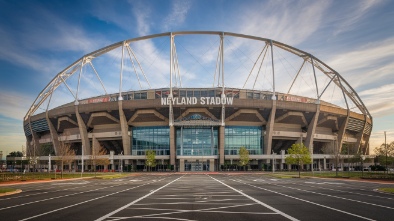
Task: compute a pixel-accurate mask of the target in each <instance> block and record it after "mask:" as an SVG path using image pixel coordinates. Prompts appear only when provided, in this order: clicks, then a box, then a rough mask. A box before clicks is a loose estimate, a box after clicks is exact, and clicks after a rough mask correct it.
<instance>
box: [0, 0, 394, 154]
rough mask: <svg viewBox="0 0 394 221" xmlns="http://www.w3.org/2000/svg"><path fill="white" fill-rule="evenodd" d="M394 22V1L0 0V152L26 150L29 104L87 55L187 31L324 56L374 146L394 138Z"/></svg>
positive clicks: (151, 46)
mask: <svg viewBox="0 0 394 221" xmlns="http://www.w3.org/2000/svg"><path fill="white" fill-rule="evenodd" d="M393 24H394V1H389V0H376V1H372V0H368V1H363V0H348V1H341V0H338V1H335V0H334V1H330V0H323V1H317V0H305V1H290V0H284V1H280V0H275V1H262V0H256V1H254V0H244V1H238V0H172V1H166V0H146V1H143V0H129V1H120V0H119V1H109V0H108V1H99V0H94V1H64V0H59V1H57V0H51V1H50V0H43V1H38V0H18V1H11V0H0V40H1V41H0V94H1V95H0V151H3V154H4V155H6V154H8V153H10V152H12V151H21V150H22V145H25V136H24V132H23V117H24V116H25V114H26V112H27V111H28V109H29V107H30V106H31V105H32V103H33V102H34V100H35V98H36V97H37V96H38V94H39V93H40V92H41V90H43V88H44V87H45V86H46V85H47V84H48V83H49V81H50V80H51V79H53V78H54V77H55V76H56V75H57V74H58V73H59V72H60V71H61V70H63V69H64V68H65V67H67V66H68V65H70V64H71V63H73V62H74V61H76V60H78V59H79V58H81V57H82V56H83V55H85V54H87V53H89V52H92V51H94V50H97V49H99V48H102V47H105V46H107V45H110V44H112V43H115V42H119V41H122V40H125V39H130V38H135V37H140V36H145V35H150V34H157V33H163V32H175V31H190V30H194V31H199V30H200V31H202V30H204V31H206V30H208V31H225V32H234V33H241V34H245V35H253V36H258V37H263V38H269V39H273V40H275V41H279V42H283V43H285V44H288V45H291V46H293V47H296V48H299V49H301V50H303V51H307V52H309V53H311V54H313V55H314V56H315V57H317V58H319V59H320V60H322V61H324V62H325V63H326V64H327V65H329V66H330V67H332V68H333V69H335V70H336V71H337V72H338V73H340V74H341V76H342V77H343V78H344V79H346V81H347V82H349V84H350V85H351V86H352V87H353V88H354V89H355V91H356V92H357V93H358V95H359V96H360V98H361V100H362V101H363V102H364V104H365V105H366V107H367V108H368V110H369V112H370V113H371V114H372V116H373V131H372V135H371V138H370V143H371V145H370V146H371V149H373V148H374V147H376V146H380V144H382V143H383V142H384V131H387V142H391V141H394V127H393V125H394V111H393V110H394V99H393V98H392V94H393V92H394V62H393V61H394V28H393ZM149 47H150V50H151V51H154V50H155V48H154V45H149V44H148V45H145V48H149ZM208 55H209V54H207V55H206V56H207V57H208ZM213 58H216V57H213ZM157 62H160V61H157ZM187 76H189V78H190V79H189V80H190V81H193V79H194V80H195V79H196V76H194V77H193V74H190V75H186V78H187ZM159 80H160V79H159ZM186 80H187V79H186ZM159 86H161V85H159Z"/></svg>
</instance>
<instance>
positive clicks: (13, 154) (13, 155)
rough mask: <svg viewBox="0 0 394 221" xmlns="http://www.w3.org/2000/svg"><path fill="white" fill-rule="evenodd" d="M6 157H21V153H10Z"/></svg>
mask: <svg viewBox="0 0 394 221" xmlns="http://www.w3.org/2000/svg"><path fill="white" fill-rule="evenodd" d="M7 157H23V153H22V152H20V151H12V152H11V153H9V154H8V155H7Z"/></svg>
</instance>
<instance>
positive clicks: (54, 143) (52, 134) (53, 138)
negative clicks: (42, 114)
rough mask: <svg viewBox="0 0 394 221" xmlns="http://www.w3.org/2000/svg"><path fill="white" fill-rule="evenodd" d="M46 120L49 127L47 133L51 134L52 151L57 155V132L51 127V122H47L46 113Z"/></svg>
mask: <svg viewBox="0 0 394 221" xmlns="http://www.w3.org/2000/svg"><path fill="white" fill-rule="evenodd" d="M46 119H47V124H48V127H49V132H50V133H51V138H52V144H53V149H54V150H55V154H56V155H57V152H58V147H59V145H60V144H59V136H58V134H57V130H56V129H55V127H54V126H53V124H52V122H51V121H50V120H49V117H48V112H46Z"/></svg>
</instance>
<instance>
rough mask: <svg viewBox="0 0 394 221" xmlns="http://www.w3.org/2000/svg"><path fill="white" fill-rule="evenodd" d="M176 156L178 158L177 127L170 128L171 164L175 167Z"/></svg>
mask: <svg viewBox="0 0 394 221" xmlns="http://www.w3.org/2000/svg"><path fill="white" fill-rule="evenodd" d="M175 156H176V147H175V127H174V126H170V164H171V165H174V166H175Z"/></svg>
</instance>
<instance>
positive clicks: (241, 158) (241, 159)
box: [238, 147, 249, 170]
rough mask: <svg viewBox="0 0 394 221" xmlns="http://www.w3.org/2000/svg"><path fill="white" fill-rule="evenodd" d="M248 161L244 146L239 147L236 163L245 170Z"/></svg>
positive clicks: (247, 153) (247, 152)
mask: <svg viewBox="0 0 394 221" xmlns="http://www.w3.org/2000/svg"><path fill="white" fill-rule="evenodd" d="M248 163H249V151H248V150H247V149H246V148H245V147H241V148H239V162H238V165H239V166H241V167H243V168H244V170H245V166H246V165H248Z"/></svg>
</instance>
